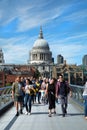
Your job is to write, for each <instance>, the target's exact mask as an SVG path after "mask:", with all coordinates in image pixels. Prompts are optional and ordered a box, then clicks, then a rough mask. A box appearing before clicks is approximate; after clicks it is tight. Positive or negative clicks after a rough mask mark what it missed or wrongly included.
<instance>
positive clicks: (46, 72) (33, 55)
mask: <svg viewBox="0 0 87 130" xmlns="http://www.w3.org/2000/svg"><path fill="white" fill-rule="evenodd" d="M29 64H30V65H33V66H35V67H36V68H37V69H38V71H39V72H40V74H41V76H45V77H50V76H51V70H52V69H51V68H52V67H51V66H52V65H53V64H54V63H53V58H52V52H51V51H50V48H49V44H48V42H47V41H46V40H45V39H44V37H43V32H42V28H40V33H39V37H38V39H37V40H36V41H35V42H34V45H33V48H32V49H31V50H30V52H29Z"/></svg>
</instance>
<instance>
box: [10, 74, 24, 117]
mask: <svg viewBox="0 0 87 130" xmlns="http://www.w3.org/2000/svg"><path fill="white" fill-rule="evenodd" d="M23 90H24V86H23V84H22V83H21V77H20V76H17V78H16V80H15V82H14V83H13V84H12V98H13V99H14V102H15V106H16V116H19V105H20V114H23V112H22V104H23V99H22V98H23Z"/></svg>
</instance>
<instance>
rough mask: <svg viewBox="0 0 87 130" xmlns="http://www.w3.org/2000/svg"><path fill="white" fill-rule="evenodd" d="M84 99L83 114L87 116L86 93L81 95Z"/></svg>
mask: <svg viewBox="0 0 87 130" xmlns="http://www.w3.org/2000/svg"><path fill="white" fill-rule="evenodd" d="M83 99H84V114H85V116H87V95H86V96H83Z"/></svg>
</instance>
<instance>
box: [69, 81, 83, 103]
mask: <svg viewBox="0 0 87 130" xmlns="http://www.w3.org/2000/svg"><path fill="white" fill-rule="evenodd" d="M70 87H71V90H72V98H73V99H75V100H76V101H77V102H78V103H80V104H81V105H83V103H84V100H83V95H82V94H83V90H84V86H79V85H72V84H70Z"/></svg>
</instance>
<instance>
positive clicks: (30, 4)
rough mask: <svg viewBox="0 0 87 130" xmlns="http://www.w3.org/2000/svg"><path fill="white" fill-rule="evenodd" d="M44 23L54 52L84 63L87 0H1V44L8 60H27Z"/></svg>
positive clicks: (46, 34) (86, 38)
mask: <svg viewBox="0 0 87 130" xmlns="http://www.w3.org/2000/svg"><path fill="white" fill-rule="evenodd" d="M40 26H42V29H43V35H44V39H45V40H46V41H47V42H48V43H49V46H50V50H51V51H52V56H53V57H54V59H55V63H56V61H57V60H56V59H57V55H58V54H61V55H63V56H64V59H65V60H66V61H67V63H68V64H77V65H80V64H82V57H83V56H84V55H85V54H87V0H48V1H47V0H31V1H30V0H0V48H2V50H3V52H4V59H5V63H7V64H9V63H10V64H11V63H12V64H26V63H27V60H28V59H29V50H31V49H32V47H33V45H34V42H35V41H36V40H37V38H38V35H39V31H40Z"/></svg>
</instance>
